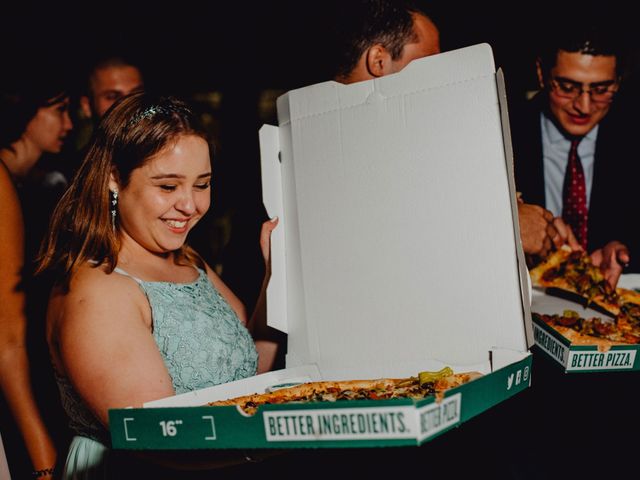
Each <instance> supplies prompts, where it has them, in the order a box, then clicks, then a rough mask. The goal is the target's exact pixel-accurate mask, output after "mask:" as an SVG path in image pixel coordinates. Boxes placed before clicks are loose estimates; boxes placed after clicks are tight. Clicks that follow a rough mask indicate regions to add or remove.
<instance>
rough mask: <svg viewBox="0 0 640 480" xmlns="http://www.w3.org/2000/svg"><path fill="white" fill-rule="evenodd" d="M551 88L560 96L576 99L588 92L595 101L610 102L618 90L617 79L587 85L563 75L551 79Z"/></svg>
mask: <svg viewBox="0 0 640 480" xmlns="http://www.w3.org/2000/svg"><path fill="white" fill-rule="evenodd" d="M550 83H551V89H552V90H553V92H554V93H555V94H556V95H557V96H559V97H560V98H567V99H571V100H575V99H576V98H578V97H579V96H580V95H582V94H583V93H588V94H589V97H591V100H592V101H594V102H600V103H608V102H610V101H611V100H613V96H614V95H615V93H616V92H617V91H618V82H617V80H606V81H604V82H596V83H590V84H588V85H585V84H583V83H580V82H576V81H574V80H570V79H568V78H562V77H553V78H552V79H551V82H550Z"/></svg>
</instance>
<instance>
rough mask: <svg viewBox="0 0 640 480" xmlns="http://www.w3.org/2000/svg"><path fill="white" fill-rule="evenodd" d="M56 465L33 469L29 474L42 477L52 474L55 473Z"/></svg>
mask: <svg viewBox="0 0 640 480" xmlns="http://www.w3.org/2000/svg"><path fill="white" fill-rule="evenodd" d="M55 470H56V467H55V466H54V467H51V468H43V469H42V470H34V471H33V472H31V475H32V476H33V478H40V477H44V476H45V475H53V474H54V473H55Z"/></svg>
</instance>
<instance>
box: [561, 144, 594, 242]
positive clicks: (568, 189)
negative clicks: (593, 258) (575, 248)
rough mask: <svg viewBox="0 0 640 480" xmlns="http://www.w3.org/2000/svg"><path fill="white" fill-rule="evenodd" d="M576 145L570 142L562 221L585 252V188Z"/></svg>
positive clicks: (563, 191) (563, 189)
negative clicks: (569, 228) (567, 225)
mask: <svg viewBox="0 0 640 480" xmlns="http://www.w3.org/2000/svg"><path fill="white" fill-rule="evenodd" d="M578 143H580V140H572V141H571V149H570V150H569V163H568V164H567V170H566V171H565V174H564V185H563V186H562V219H563V220H564V221H565V222H566V223H567V224H569V226H570V227H571V229H572V230H573V233H574V234H575V236H576V238H577V239H578V242H579V243H580V245H582V248H584V249H585V251H586V250H587V215H588V212H587V187H586V184H585V181H584V170H582V162H580V157H579V156H578Z"/></svg>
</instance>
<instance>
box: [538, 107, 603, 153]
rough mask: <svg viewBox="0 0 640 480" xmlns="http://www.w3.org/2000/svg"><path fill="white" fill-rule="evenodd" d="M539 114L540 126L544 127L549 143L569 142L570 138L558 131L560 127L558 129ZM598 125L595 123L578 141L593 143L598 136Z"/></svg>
mask: <svg viewBox="0 0 640 480" xmlns="http://www.w3.org/2000/svg"><path fill="white" fill-rule="evenodd" d="M540 115H542V128H543V129H544V131H545V132H544V133H546V136H547V139H548V140H549V143H551V144H553V145H558V144H560V145H562V144H565V143H567V142H569V141H570V140H569V139H568V138H567V137H566V136H565V135H564V134H563V133H562V132H561V131H560V129H558V127H557V126H556V124H555V123H554V122H553V121H552V120H551V119H550V118H549V117H548V116H547V115H545V114H544V113H541V114H540ZM599 127H600V124H597V125H596V126H595V127H593V128H592V129H591V130H590V131H589V133H587V134H586V135H585V136H584V137H583V138H582V141H581V142H580V143H581V144H584V143H595V141H596V138H597V136H598V128H599Z"/></svg>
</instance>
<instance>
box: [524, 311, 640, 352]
mask: <svg viewBox="0 0 640 480" xmlns="http://www.w3.org/2000/svg"><path fill="white" fill-rule="evenodd" d="M532 316H533V319H534V320H537V321H538V322H544V323H546V324H547V325H549V326H551V327H553V328H554V329H555V330H556V331H557V332H559V333H561V334H562V335H563V336H564V337H565V338H567V339H568V340H569V341H571V343H572V344H574V345H596V346H599V347H605V348H608V347H611V346H613V345H627V344H637V343H640V331H636V330H634V329H632V328H626V327H625V325H624V324H622V323H621V322H616V321H614V320H612V319H601V318H598V317H592V318H582V317H580V315H579V314H578V313H577V312H575V311H573V310H565V311H564V312H563V313H562V314H561V315H560V314H553V315H546V314H541V313H532Z"/></svg>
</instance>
